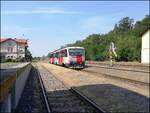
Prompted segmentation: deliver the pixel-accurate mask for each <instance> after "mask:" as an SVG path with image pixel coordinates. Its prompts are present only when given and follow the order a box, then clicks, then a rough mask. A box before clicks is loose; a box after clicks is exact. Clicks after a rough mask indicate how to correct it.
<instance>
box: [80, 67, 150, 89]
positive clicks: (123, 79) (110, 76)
mask: <svg viewBox="0 0 150 113" xmlns="http://www.w3.org/2000/svg"><path fill="white" fill-rule="evenodd" d="M81 71H82V72H87V73H95V74H101V75H100V76H104V77H108V78H113V79H119V80H122V81H128V82H131V83H132V82H133V83H136V84H141V85H144V86H149V85H150V83H146V82H142V81H138V80H132V79H128V78H123V77H118V76H114V75H110V74H105V73H100V72H94V71H89V70H81ZM94 76H98V75H94Z"/></svg>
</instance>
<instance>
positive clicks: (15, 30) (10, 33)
mask: <svg viewBox="0 0 150 113" xmlns="http://www.w3.org/2000/svg"><path fill="white" fill-rule="evenodd" d="M34 30H35V29H33V28H29V27H23V26H19V25H1V36H4V37H15V36H21V35H23V34H24V35H26V34H30V33H31V32H33V31H34Z"/></svg>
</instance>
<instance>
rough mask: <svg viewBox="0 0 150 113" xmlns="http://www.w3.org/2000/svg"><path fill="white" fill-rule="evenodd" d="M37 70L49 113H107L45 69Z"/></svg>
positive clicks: (39, 68)
mask: <svg viewBox="0 0 150 113" xmlns="http://www.w3.org/2000/svg"><path fill="white" fill-rule="evenodd" d="M36 69H37V74H38V76H39V81H40V85H41V87H42V95H43V98H44V101H45V102H44V103H45V106H46V108H47V112H48V113H58V112H59V113H62V112H63V113H65V112H67V113H68V112H69V113H74V112H76V113H77V112H80V113H81V112H82V113H104V112H105V111H104V110H103V109H101V108H100V107H99V106H98V105H97V104H96V103H94V102H92V101H91V100H90V99H88V98H87V97H86V96H84V95H83V94H81V93H80V92H78V91H77V90H76V89H75V88H70V87H69V86H66V84H64V83H63V82H62V81H60V80H58V79H57V78H56V77H54V76H53V75H52V74H51V73H50V72H49V70H47V69H46V68H45V67H43V66H40V67H38V66H36Z"/></svg>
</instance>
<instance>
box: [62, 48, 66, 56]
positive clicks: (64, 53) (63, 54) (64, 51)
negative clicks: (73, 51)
mask: <svg viewBox="0 0 150 113" xmlns="http://www.w3.org/2000/svg"><path fill="white" fill-rule="evenodd" d="M62 52H63V53H62V56H63V57H67V49H65V50H63V51H62Z"/></svg>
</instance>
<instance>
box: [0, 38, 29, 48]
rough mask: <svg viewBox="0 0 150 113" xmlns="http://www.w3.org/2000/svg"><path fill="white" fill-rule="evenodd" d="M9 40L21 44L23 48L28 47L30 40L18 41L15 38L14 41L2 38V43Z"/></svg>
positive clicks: (0, 41) (0, 39)
mask: <svg viewBox="0 0 150 113" xmlns="http://www.w3.org/2000/svg"><path fill="white" fill-rule="evenodd" d="M7 40H13V41H15V42H16V43H19V44H21V45H23V46H28V43H27V42H28V40H26V39H18V38H14V39H12V38H0V43H3V42H5V41H7Z"/></svg>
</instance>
